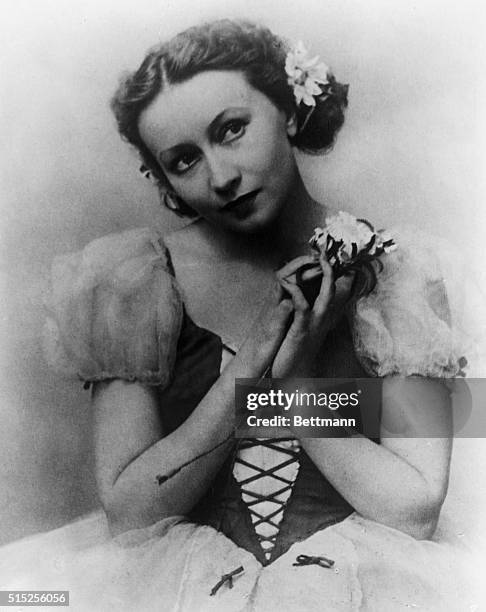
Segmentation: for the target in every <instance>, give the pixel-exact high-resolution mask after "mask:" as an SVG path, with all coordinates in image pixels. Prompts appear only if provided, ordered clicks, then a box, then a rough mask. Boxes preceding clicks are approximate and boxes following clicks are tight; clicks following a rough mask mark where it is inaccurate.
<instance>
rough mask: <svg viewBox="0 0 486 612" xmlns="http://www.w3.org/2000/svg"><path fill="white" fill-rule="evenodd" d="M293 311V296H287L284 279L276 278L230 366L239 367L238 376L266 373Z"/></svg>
mask: <svg viewBox="0 0 486 612" xmlns="http://www.w3.org/2000/svg"><path fill="white" fill-rule="evenodd" d="M293 312H294V306H293V302H292V300H291V299H290V296H288V295H287V297H286V296H285V292H284V289H283V287H282V285H281V283H280V282H278V281H276V282H275V284H274V286H273V287H272V288H271V290H270V292H269V293H268V296H267V299H266V301H265V304H264V306H263V307H262V309H261V310H260V313H259V315H258V317H257V318H256V320H255V322H254V324H253V327H252V329H251V331H250V334H249V335H248V337H247V339H246V340H245V342H244V344H243V345H242V347H241V348H240V350H239V351H238V353H237V354H236V357H235V359H234V360H233V365H232V366H231V367H233V368H236V369H235V376H240V377H246V378H252V377H260V376H263V374H264V373H265V371H266V370H267V369H268V368H269V367H270V365H271V364H272V361H273V359H274V357H275V355H276V354H277V351H278V350H279V348H280V346H281V344H282V342H283V340H284V338H285V335H286V333H287V330H288V329H289V326H290V324H291V320H292V314H293Z"/></svg>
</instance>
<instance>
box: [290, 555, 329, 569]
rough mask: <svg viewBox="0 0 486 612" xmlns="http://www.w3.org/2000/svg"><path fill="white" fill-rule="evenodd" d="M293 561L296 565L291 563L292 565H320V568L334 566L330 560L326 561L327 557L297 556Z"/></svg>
mask: <svg viewBox="0 0 486 612" xmlns="http://www.w3.org/2000/svg"><path fill="white" fill-rule="evenodd" d="M295 561H296V563H292V565H295V566H303V565H320V566H321V567H326V568H329V567H332V566H333V565H334V561H333V560H332V559H328V558H327V557H311V556H309V555H299V556H298V557H297V559H296V560H295Z"/></svg>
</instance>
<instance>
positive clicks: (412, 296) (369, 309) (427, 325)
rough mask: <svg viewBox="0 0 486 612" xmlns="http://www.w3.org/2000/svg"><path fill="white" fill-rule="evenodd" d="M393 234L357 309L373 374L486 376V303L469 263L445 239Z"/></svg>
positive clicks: (362, 351) (360, 342)
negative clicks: (374, 279) (388, 250)
mask: <svg viewBox="0 0 486 612" xmlns="http://www.w3.org/2000/svg"><path fill="white" fill-rule="evenodd" d="M390 233H391V234H392V235H393V236H394V237H395V239H396V243H397V245H398V248H397V250H396V251H394V252H393V253H390V254H388V255H385V256H383V257H382V258H381V259H382V263H383V270H382V271H381V272H380V273H379V274H378V282H377V285H376V287H375V289H374V291H373V292H372V293H370V294H369V295H368V296H366V297H364V298H361V299H360V300H359V301H358V302H357V304H356V307H355V311H354V318H353V339H354V345H355V350H356V354H357V356H358V358H359V360H360V362H361V364H362V365H363V367H364V368H365V369H366V370H367V372H368V373H370V374H371V375H373V376H387V375H393V374H400V375H404V376H407V375H420V376H430V377H444V378H449V377H454V376H458V375H468V376H484V367H485V360H484V339H485V337H486V331H485V321H484V317H478V316H477V315H478V313H479V312H483V310H484V303H483V300H482V297H481V292H480V290H479V287H478V286H477V285H476V283H475V282H474V281H473V280H472V278H471V274H470V271H469V269H468V266H467V265H466V263H465V262H464V261H463V259H462V258H461V256H460V254H459V253H458V252H457V250H455V249H454V248H453V247H452V246H451V245H449V244H447V243H446V241H444V240H440V239H438V238H435V237H431V236H429V235H427V234H425V233H422V232H417V231H413V232H412V231H411V230H409V229H392V230H390ZM481 319H482V320H481Z"/></svg>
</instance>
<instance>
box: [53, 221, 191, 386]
mask: <svg viewBox="0 0 486 612" xmlns="http://www.w3.org/2000/svg"><path fill="white" fill-rule="evenodd" d="M50 281H51V282H50V292H49V296H48V298H47V300H46V302H47V304H46V305H47V308H48V317H47V321H46V324H45V326H44V334H43V340H44V349H45V354H46V357H47V361H48V362H49V364H50V365H51V366H52V367H53V368H54V369H55V370H56V371H57V372H58V373H62V374H65V375H69V376H76V377H78V378H79V379H81V380H83V381H86V382H94V381H100V380H106V379H112V378H121V379H125V380H129V381H135V380H137V381H141V382H145V383H149V384H157V385H162V386H166V385H167V384H168V382H169V380H170V377H171V373H172V370H173V366H174V362H175V358H176V347H177V341H178V338H179V333H180V330H181V325H182V318H183V307H182V301H181V298H180V295H179V292H178V289H177V286H176V283H175V279H174V277H173V276H172V274H171V273H170V270H169V262H168V260H167V255H166V251H165V249H164V246H163V244H162V241H161V239H160V237H159V236H158V234H157V233H156V232H154V231H152V230H150V229H148V228H141V229H135V230H128V231H125V232H122V233H120V234H112V235H108V236H105V237H103V238H100V239H97V240H94V241H93V242H91V243H90V244H88V245H87V246H86V247H85V248H84V249H83V250H82V251H80V252H77V253H71V254H68V255H63V256H60V257H57V258H56V259H55V260H54V263H53V266H52V271H51V279H50Z"/></svg>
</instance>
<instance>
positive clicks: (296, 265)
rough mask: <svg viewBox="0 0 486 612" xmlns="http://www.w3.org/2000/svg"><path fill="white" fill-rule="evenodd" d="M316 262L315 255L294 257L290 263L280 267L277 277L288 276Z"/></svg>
mask: <svg viewBox="0 0 486 612" xmlns="http://www.w3.org/2000/svg"><path fill="white" fill-rule="evenodd" d="M315 263H316V258H315V256H314V255H301V256H300V257H296V258H295V259H292V261H289V263H287V264H285V266H283V267H282V268H280V270H278V271H277V278H287V277H289V276H292V275H293V274H295V273H296V272H297V271H298V270H299V269H300V268H302V267H303V266H308V265H310V264H315Z"/></svg>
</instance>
